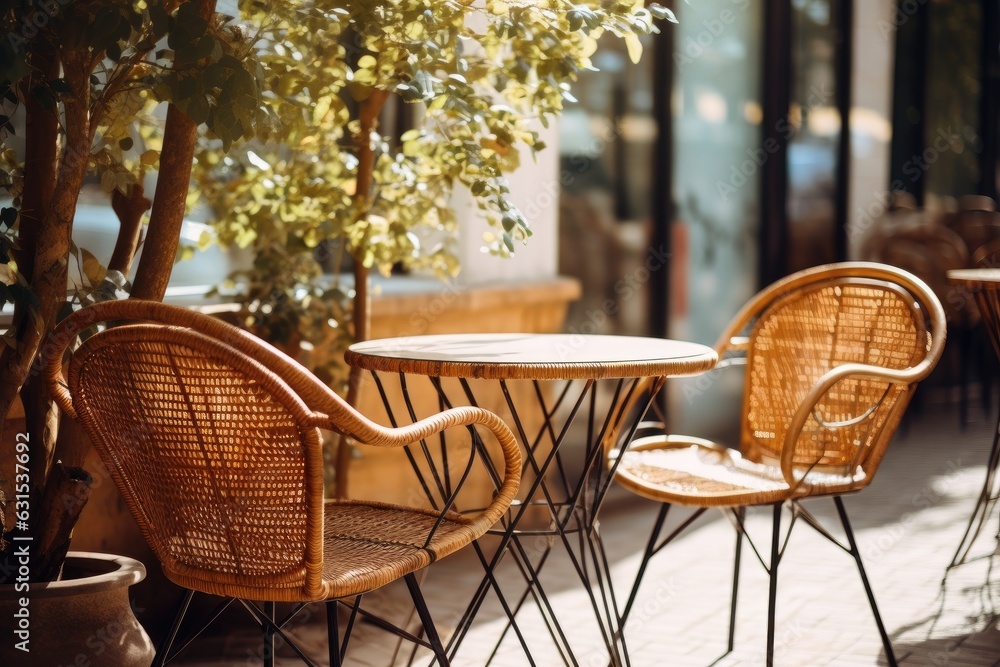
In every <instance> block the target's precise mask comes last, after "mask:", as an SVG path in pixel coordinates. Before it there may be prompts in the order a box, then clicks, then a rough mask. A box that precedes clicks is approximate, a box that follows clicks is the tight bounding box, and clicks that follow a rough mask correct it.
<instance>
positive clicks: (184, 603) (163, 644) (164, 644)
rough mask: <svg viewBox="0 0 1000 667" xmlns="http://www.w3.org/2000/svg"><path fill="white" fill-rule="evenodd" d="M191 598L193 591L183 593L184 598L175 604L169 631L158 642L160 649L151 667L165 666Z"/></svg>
mask: <svg viewBox="0 0 1000 667" xmlns="http://www.w3.org/2000/svg"><path fill="white" fill-rule="evenodd" d="M193 597H194V591H192V590H186V591H184V596H183V597H182V598H181V601H180V602H179V603H178V604H177V612H176V613H175V614H174V621H173V623H171V624H170V630H169V631H168V632H167V634H166V636H165V637H164V638H163V639H162V640H161V641H160V648H159V649H157V651H156V657H155V658H154V659H153V664H152V667H163V665H165V664H167V655H168V654H169V653H170V649H171V647H172V646H173V645H174V640H175V639H176V638H177V633H178V632H180V629H181V623H182V622H183V621H184V616H185V615H186V614H187V610H188V607H189V606H191V598H193Z"/></svg>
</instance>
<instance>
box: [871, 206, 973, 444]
mask: <svg viewBox="0 0 1000 667" xmlns="http://www.w3.org/2000/svg"><path fill="white" fill-rule="evenodd" d="M863 259H866V260H871V261H874V262H880V263H883V264H888V265H891V266H895V267H898V268H900V269H903V270H904V271H908V272H910V273H912V274H913V275H915V276H917V277H918V278H920V279H921V280H923V281H924V282H925V283H926V284H927V285H928V286H929V287H930V288H931V290H932V291H933V292H934V294H935V295H936V296H937V298H938V300H939V301H940V302H941V304H942V306H943V307H944V312H945V317H946V319H947V326H948V331H949V334H950V336H951V338H952V339H953V340H954V341H956V343H957V344H956V345H954V346H953V347H954V348H955V351H956V352H957V358H952V359H953V361H952V363H951V364H950V365H948V367H947V369H945V370H952V371H953V372H954V371H957V375H958V377H957V384H958V389H959V398H958V403H959V424H960V425H961V426H962V427H964V426H965V424H966V422H967V421H968V412H969V376H970V369H971V363H972V358H973V356H972V350H973V348H974V341H975V334H974V331H975V329H976V326H977V324H978V322H979V311H978V310H977V309H976V304H975V301H974V300H973V298H972V296H971V295H970V294H968V293H966V292H964V291H963V290H961V289H959V288H956V287H955V286H954V285H952V284H951V283H949V282H948V271H950V270H952V269H962V268H967V267H968V266H969V249H968V246H967V245H966V243H965V241H964V240H963V239H962V238H961V237H960V236H959V235H958V234H957V233H956V232H955V231H954V230H952V229H950V228H949V227H946V226H944V225H940V224H936V223H933V222H927V221H924V222H920V223H916V224H906V225H899V226H896V227H891V228H888V229H886V230H885V231H884V233H882V234H880V236H879V237H878V239H877V242H874V243H872V245H871V246H870V248H869V249H868V254H867V255H866V256H864V257H863ZM952 381H955V380H952Z"/></svg>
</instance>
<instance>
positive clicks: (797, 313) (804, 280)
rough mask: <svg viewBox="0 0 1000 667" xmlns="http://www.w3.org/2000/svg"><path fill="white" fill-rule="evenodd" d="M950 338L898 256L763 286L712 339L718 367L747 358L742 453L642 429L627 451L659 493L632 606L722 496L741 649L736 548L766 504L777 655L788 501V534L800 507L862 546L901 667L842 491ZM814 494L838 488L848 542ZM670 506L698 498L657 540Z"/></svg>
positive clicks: (639, 488) (868, 470)
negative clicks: (646, 577)
mask: <svg viewBox="0 0 1000 667" xmlns="http://www.w3.org/2000/svg"><path fill="white" fill-rule="evenodd" d="M944 341H945V318H944V311H943V310H942V307H941V304H940V302H939V301H938V299H937V298H936V297H935V296H934V293H933V292H932V291H931V290H930V289H929V288H928V287H927V286H926V285H925V284H924V283H923V282H921V281H920V280H919V279H917V278H916V277H914V276H913V275H911V274H908V273H906V272H904V271H902V270H899V269H896V268H894V267H890V266H885V265H880V264H874V263H863V262H855V263H843V264H831V265H826V266H819V267H815V268H812V269H807V270H805V271H801V272H799V273H796V274H793V275H791V276H788V277H786V278H784V279H782V280H780V281H778V282H777V283H775V284H773V285H771V286H770V287H768V288H766V289H765V290H763V291H762V292H760V293H759V294H758V295H757V296H755V297H754V298H753V299H752V300H751V301H750V302H749V303H748V304H747V305H746V306H744V308H743V309H742V310H741V311H740V312H739V313H738V314H737V315H736V317H735V319H734V320H733V321H732V323H731V324H730V325H729V327H728V328H727V329H726V331H725V332H724V333H723V335H722V337H721V338H720V339H719V343H718V344H717V346H716V351H717V352H718V353H719V358H720V359H722V360H723V361H722V362H720V365H727V364H733V363H744V364H745V365H746V379H745V384H744V404H743V414H742V419H741V432H740V447H739V451H736V450H734V449H729V448H727V447H725V446H722V445H720V444H717V443H714V442H710V441H707V440H702V439H698V438H691V437H686V436H678V435H663V434H657V435H652V436H648V437H643V438H640V439H638V440H636V441H634V442H633V443H632V444H631V445H630V446H629V448H628V451H626V452H625V454H624V456H623V457H622V459H621V464H620V465H619V468H618V470H617V477H616V479H617V481H618V482H619V483H620V484H621V485H622V486H624V487H625V488H627V489H629V490H631V491H633V492H635V493H637V494H639V495H640V496H643V497H645V498H649V499H652V500H655V501H658V502H661V503H663V505H662V508H661V510H660V513H659V516H658V517H657V520H656V523H655V526H654V529H653V532H652V535H651V536H650V539H649V542H648V544H647V547H646V550H645V552H644V554H643V558H642V561H641V565H640V568H639V572H638V576H637V577H636V581H635V584H634V586H633V589H632V592H631V596H630V599H629V601H628V603H627V604H626V607H625V609H626V611H625V614H628V610H629V609H630V608H631V606H632V604H633V602H634V600H635V597H636V593H637V591H638V588H639V585H640V583H641V580H642V576H643V573H644V572H645V569H646V566H647V564H648V562H649V559H650V558H651V557H652V556H653V555H654V554H655V553H656V552H658V551H659V550H660V549H662V548H663V546H664V545H665V544H667V543H668V542H670V540H672V539H673V538H674V537H676V535H677V534H679V533H680V532H682V530H683V528H685V527H687V526H688V525H690V523H691V522H692V521H693V520H694V519H695V518H697V516H700V515H701V514H702V513H703V512H704V511H705V510H706V509H707V508H712V507H717V508H720V509H721V510H723V512H724V513H726V514H728V515H730V516H731V517H732V518H733V519H734V520H735V526H736V528H737V542H736V565H735V570H734V575H733V593H732V601H731V609H730V621H729V623H730V625H729V642H728V647H727V649H728V651H732V649H733V631H734V625H735V618H736V616H735V615H736V597H737V588H738V583H739V579H738V578H739V566H740V553H741V547H742V544H743V538H744V537H747V539H748V540H749V536H748V535H746V532H745V530H744V513H745V508H747V507H751V506H770V507H771V509H772V515H773V516H772V520H773V528H772V534H771V551H770V561H769V564H765V563H764V561H763V559H762V560H761V562H762V564H764V565H765V568H766V569H767V570H768V572H769V575H770V598H769V608H768V631H767V653H766V656H767V664H768V665H770V664H772V661H773V654H774V618H775V591H776V585H777V575H778V564H779V562H780V561H781V557H782V554H783V547H780V546H779V545H780V544H782V542H781V541H780V533H781V531H780V529H781V516H782V508H783V507H787V508H788V509H789V510H790V512H791V517H792V523H791V524H790V526H789V528H788V531H789V532H790V531H791V529H792V526H794V524H795V520H796V519H802V520H804V522H805V523H807V524H809V525H811V526H813V527H814V528H815V529H816V530H818V531H819V532H820V533H821V534H823V535H824V536H826V537H828V538H829V539H830V540H831V541H834V542H835V543H836V544H837V545H838V546H840V547H841V548H843V549H844V550H845V551H847V552H849V553H850V554H851V555H852V556H853V557H854V560H855V562H856V563H857V567H858V571H859V572H860V574H861V580H862V583H863V584H864V587H865V590H866V592H867V594H868V600H869V602H870V604H871V608H872V612H873V613H874V615H875V620H876V623H877V625H878V630H879V633H880V634H881V637H882V642H883V645H884V646H885V652H886V655H887V657H888V660H889V663H890V664H891V665H895V664H896V662H895V658H894V656H893V652H892V646H891V644H890V642H889V638H888V635H887V634H886V631H885V627H884V626H883V624H882V619H881V617H880V616H879V613H878V608H877V607H876V604H875V599H874V597H873V595H872V591H871V587H870V586H869V583H868V578H867V576H866V574H865V571H864V566H863V565H862V562H861V556H860V554H859V552H858V547H857V544H856V543H855V540H854V535H853V532H852V530H851V526H850V522H849V520H848V517H847V513H846V511H845V509H844V505H843V503H842V501H841V498H840V496H841V495H842V494H845V493H852V492H856V491H859V490H861V489H863V488H864V487H866V486H867V485H868V484H869V483H871V481H872V479H873V478H874V476H875V473H876V471H877V470H878V466H879V463H880V462H881V461H882V457H883V455H884V454H885V451H886V447H887V445H888V444H889V440H890V439H891V438H892V435H893V432H894V431H895V429H896V426H897V425H898V424H899V421H900V419H901V417H902V415H903V412H904V410H905V408H906V405H907V403H908V402H909V400H910V398H911V396H912V395H913V392H914V390H915V388H916V385H917V382H919V381H920V380H922V379H923V378H925V377H926V376H927V375H928V374H929V373H930V372H931V370H932V369H933V368H934V365H935V364H936V363H937V361H938V359H939V357H940V355H941V351H942V348H943V346H944ZM816 496H832V497H833V501H834V503H835V505H836V509H837V513H838V515H839V517H840V521H841V523H842V525H843V529H844V533H845V535H846V539H847V545H846V546H845V545H844V544H842V543H841V542H840V541H839V540H836V539H835V538H834V537H833V536H832V535H831V534H830V533H829V532H828V531H827V530H826V529H825V528H823V527H822V525H821V524H820V522H819V521H818V519H816V518H815V517H814V516H813V515H812V514H810V513H809V512H808V511H806V509H804V508H803V507H802V505H801V504H800V501H801V500H803V499H805V498H812V497H816ZM671 505H688V506H691V507H694V508H698V509H697V510H696V512H695V513H694V515H693V516H691V517H690V518H688V519H687V520H686V521H685V522H684V523H682V524H681V526H680V527H679V528H678V529H676V530H675V531H673V533H672V534H670V535H668V536H667V537H666V538H665V539H663V540H662V542H661V541H660V537H659V535H660V533H661V532H662V529H663V525H664V521H665V520H666V517H667V512H668V510H669V508H670V506H671ZM785 543H787V537H786V538H785ZM750 544H751V546H752V547H753V548H754V551H755V552H756V553H758V554H761V553H762V552H761V551H760V550H758V549H757V547H756V546H755V545H754V544H753V541H750ZM728 651H727V652H728Z"/></svg>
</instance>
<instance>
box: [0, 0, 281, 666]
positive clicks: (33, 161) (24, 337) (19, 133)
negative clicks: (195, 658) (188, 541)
mask: <svg viewBox="0 0 1000 667" xmlns="http://www.w3.org/2000/svg"><path fill="white" fill-rule="evenodd" d="M0 26H2V39H0V98H2V110H0V138H2V142H3V143H2V150H0V161H2V162H0V186H2V187H3V189H4V190H5V194H6V199H7V201H6V203H5V205H4V206H3V208H2V209H0V225H2V229H0V231H2V233H0V305H4V304H11V306H12V319H11V324H10V326H9V327H8V328H7V331H6V333H5V335H4V336H3V342H4V345H2V346H0V348H2V349H0V419H2V422H0V424H2V425H3V426H4V427H5V428H2V429H0V431H2V432H3V434H4V436H3V437H4V452H3V457H2V459H3V460H4V466H3V468H2V470H0V478H2V479H0V482H2V485H0V510H3V511H0V518H2V519H3V526H2V528H3V530H2V533H0V584H4V585H3V586H0V589H2V591H3V593H2V596H0V597H2V599H4V600H5V602H4V603H3V604H4V605H6V606H5V607H4V610H3V612H2V613H4V615H5V616H6V617H8V618H11V617H13V618H17V619H18V621H17V623H18V624H19V625H18V629H19V630H22V631H23V634H24V636H23V638H20V639H19V641H18V642H17V643H15V644H14V645H12V643H11V642H5V643H4V644H3V649H2V650H4V651H8V650H10V651H11V653H10V654H9V656H8V657H10V656H13V657H15V658H16V657H18V656H19V655H20V653H18V652H19V651H31V656H32V657H33V658H35V659H36V660H41V661H42V662H45V663H46V664H48V663H49V662H51V664H68V663H71V662H74V661H75V660H76V657H77V655H78V654H79V653H80V652H81V651H84V652H87V651H90V652H94V654H95V655H96V654H97V650H98V646H97V645H96V644H95V642H94V641H89V642H88V641H87V640H88V639H93V638H94V637H97V638H100V636H101V632H102V631H103V632H104V634H105V635H107V634H108V633H109V632H111V631H112V630H114V631H115V632H118V633H123V634H121V636H117V635H116V636H115V637H114V639H115V641H114V642H111V641H109V642H108V643H107V644H106V645H102V646H101V647H100V648H101V649H102V650H101V651H100V655H101V656H102V660H110V661H111V663H113V664H146V663H148V661H149V659H150V654H149V650H150V646H149V640H148V637H146V636H145V634H144V633H143V632H142V628H141V627H140V626H139V625H138V624H137V623H135V618H134V617H133V616H132V614H131V611H130V610H129V604H128V595H127V586H129V585H130V584H133V583H135V582H136V581H138V580H139V579H141V578H142V574H143V571H142V566H141V564H138V563H136V562H134V561H133V562H125V561H122V560H121V559H114V558H112V559H103V560H102V559H98V558H96V557H90V556H85V557H82V558H78V559H77V560H76V562H75V564H71V565H68V566H67V568H66V571H65V572H64V573H65V574H67V575H69V574H70V573H71V571H75V572H77V573H79V574H87V571H89V572H90V573H91V574H93V573H94V572H95V571H96V572H97V578H96V580H95V579H93V578H91V579H89V580H88V579H86V578H80V579H76V580H73V581H64V582H60V583H58V584H48V583H44V582H49V581H51V580H54V579H56V578H57V577H58V576H59V574H60V572H63V560H64V557H65V556H66V553H67V550H68V547H69V541H70V533H71V531H72V528H73V525H74V523H75V522H76V519H77V517H78V516H79V512H80V510H81V509H82V507H83V505H84V503H85V502H86V500H87V497H88V494H89V486H90V483H91V477H90V475H89V474H88V473H87V472H86V471H85V470H83V469H81V468H79V467H74V466H70V465H64V464H63V462H62V461H61V460H60V459H66V458H73V452H72V449H73V447H74V446H75V445H77V444H78V441H79V438H78V433H77V431H76V429H73V428H71V427H69V425H67V428H63V429H60V423H59V414H58V413H57V411H55V410H54V409H53V406H52V403H51V401H50V400H49V397H48V396H47V395H46V391H45V387H44V383H43V381H42V378H41V377H40V374H39V373H38V372H37V368H36V366H35V363H34V362H35V359H36V357H37V354H38V351H39V349H40V348H41V346H43V345H44V344H45V339H46V336H47V334H48V332H49V331H51V329H52V327H53V326H54V325H55V324H56V322H57V320H59V319H60V317H61V316H63V315H64V314H65V313H66V312H67V309H71V308H74V307H78V306H79V305H81V304H86V303H88V302H92V301H94V300H99V299H107V298H118V297H121V296H124V295H125V293H126V292H130V293H131V295H132V296H133V297H140V298H150V299H161V298H162V297H163V294H164V290H165V288H166V285H167V281H168V279H169V276H170V273H171V269H172V266H173V263H174V258H175V255H176V250H177V245H178V236H179V229H180V226H181V223H182V220H183V216H184V212H185V204H186V200H187V196H188V189H189V182H190V170H191V164H192V155H193V151H194V146H195V139H196V136H197V134H198V132H199V128H201V129H205V130H207V131H208V132H211V133H212V134H213V135H214V136H216V137H219V139H220V141H221V142H222V143H223V144H224V146H225V147H227V148H228V146H229V145H230V144H231V143H232V142H234V141H236V140H238V139H241V138H244V137H248V136H252V135H254V134H255V133H258V132H262V131H265V129H266V127H267V125H268V123H267V120H268V114H267V112H266V110H265V109H264V108H263V106H262V100H261V95H260V86H259V83H260V82H259V79H258V77H257V66H256V62H255V59H254V54H255V52H254V50H253V49H251V48H250V46H251V44H252V37H251V36H250V35H248V34H247V33H246V32H244V31H243V30H242V29H240V28H239V27H237V26H235V25H234V24H233V23H232V22H231V20H230V19H228V18H227V17H224V16H222V15H220V14H217V13H216V12H215V0H191V1H190V2H183V1H182V0H144V1H143V2H109V1H107V0H80V1H78V2H74V3H66V2H61V1H45V2H42V1H35V0H11V1H7V2H3V3H2V4H0ZM161 103H166V105H167V111H166V118H165V122H162V120H157V119H156V118H155V117H154V116H153V111H154V109H155V108H156V107H157V106H158V105H160V104H161ZM153 168H156V169H157V170H158V174H159V177H158V178H157V180H156V188H155V192H154V193H152V196H150V197H147V193H146V192H145V191H144V187H143V182H144V175H145V173H146V171H148V170H150V169H153ZM88 177H89V178H92V179H94V180H96V181H98V182H99V183H100V189H101V190H102V191H103V192H104V193H105V194H106V195H107V196H108V197H109V198H110V203H111V206H112V207H113V209H114V212H115V213H116V214H117V217H118V220H119V223H120V225H119V232H118V239H117V243H116V245H115V249H114V253H113V255H112V256H111V258H110V260H109V261H108V262H107V264H106V265H104V264H103V262H102V261H99V260H98V259H97V258H96V257H95V256H94V255H92V254H90V253H89V252H87V251H86V250H83V249H78V248H77V247H76V245H75V244H74V242H73V223H74V216H75V212H76V209H77V203H78V199H79V197H80V193H81V191H82V190H83V187H84V183H85V180H86V179H88ZM147 211H149V221H148V225H146V233H145V250H144V251H143V252H142V255H141V259H140V260H139V262H138V266H137V269H136V274H135V280H134V282H132V283H129V281H128V279H127V276H129V275H130V269H131V264H132V261H133V258H134V257H135V256H136V250H137V247H138V245H139V239H140V234H141V230H142V226H143V224H142V223H143V220H144V217H145V215H146V213H147ZM73 265H77V266H79V267H80V271H79V274H78V275H73V273H71V272H70V267H71V266H73ZM68 292H69V293H71V297H70V298H69V299H67V293H68ZM15 406H21V408H20V409H23V421H22V420H18V422H17V423H16V424H14V423H12V422H9V420H8V418H9V417H11V416H12V415H14V414H16V413H15V412H14V410H15V409H17V408H16V407H15ZM11 427H14V428H11ZM60 435H61V436H62V437H60ZM112 589H114V594H109V593H108V591H109V590H112ZM77 590H82V591H85V592H87V591H89V592H90V593H91V594H92V597H91V598H89V600H88V601H86V602H76V603H74V602H72V601H71V600H70V599H69V598H67V595H70V594H72V593H73V592H74V591H77ZM47 598H53V599H54V600H55V602H53V603H52V604H51V605H49V604H48V603H46V602H45V601H44V600H45V599H47ZM109 604H110V605H118V607H119V609H118V610H117V611H108V610H106V609H105V607H106V606H107V605H109ZM122 605H124V609H121V606H122ZM46 608H50V609H54V610H55V611H56V612H58V613H59V614H60V616H61V619H60V622H59V623H50V622H48V621H46V619H45V617H44V610H45V609H46ZM73 609H76V610H77V611H79V612H81V613H80V614H78V615H77V616H70V615H68V614H69V613H70V611H71V610H73ZM8 612H9V613H8ZM115 614H117V616H115ZM40 615H41V616H40ZM74 619H75V620H74ZM87 619H89V620H90V621H92V622H93V623H97V624H98V626H99V627H96V628H95V627H93V626H87V625H85V624H82V621H84V620H87ZM76 621H80V623H78V622H76ZM102 624H103V625H102ZM46 628H48V629H51V630H53V631H56V632H58V633H60V634H59V636H58V637H55V636H54V637H52V638H49V639H46V637H45V636H44V635H43V634H42V632H43V631H44V630H45V629H46ZM72 631H79V632H82V633H83V634H82V635H79V636H78V637H77V639H78V641H74V640H73V639H72V638H71V637H67V635H66V634H65V633H67V632H72ZM98 643H99V642H98ZM112 645H114V646H118V647H122V646H124V647H126V649H127V651H126V653H127V655H120V656H117V657H115V656H114V655H113V654H111V653H110V650H111V647H112ZM43 647H45V648H46V649H47V650H49V651H50V652H49V653H47V654H45V655H44V656H42V655H41V654H40V653H39V651H40V650H41V649H42V648H43ZM58 649H61V650H62V651H63V653H59V652H58ZM53 650H55V651H56V652H52V651H53ZM7 662H8V663H9V661H7ZM111 663H109V664H111ZM74 664H77V663H75V662H74Z"/></svg>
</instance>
